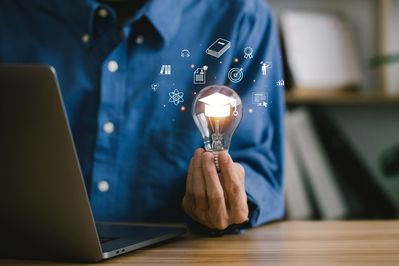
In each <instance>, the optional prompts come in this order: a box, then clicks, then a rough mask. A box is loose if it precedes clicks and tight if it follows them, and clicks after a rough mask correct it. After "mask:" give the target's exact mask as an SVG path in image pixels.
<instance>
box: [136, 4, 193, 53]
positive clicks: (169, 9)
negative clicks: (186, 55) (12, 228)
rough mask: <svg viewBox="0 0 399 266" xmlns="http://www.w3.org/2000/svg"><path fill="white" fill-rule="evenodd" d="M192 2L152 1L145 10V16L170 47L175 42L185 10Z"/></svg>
mask: <svg viewBox="0 0 399 266" xmlns="http://www.w3.org/2000/svg"><path fill="white" fill-rule="evenodd" d="M191 2H192V1H175V0H150V1H148V2H147V3H146V5H145V6H144V8H143V12H144V15H145V16H146V17H147V18H148V20H149V21H150V22H151V23H152V25H153V26H154V28H155V29H156V30H157V31H158V33H159V34H160V35H161V37H162V38H163V40H164V42H165V43H164V45H165V46H166V47H167V46H169V45H170V44H171V43H172V41H173V40H174V38H175V36H176V34H177V32H178V30H179V27H180V22H181V18H182V15H183V11H184V8H185V7H186V6H187V5H188V4H190V3H191Z"/></svg>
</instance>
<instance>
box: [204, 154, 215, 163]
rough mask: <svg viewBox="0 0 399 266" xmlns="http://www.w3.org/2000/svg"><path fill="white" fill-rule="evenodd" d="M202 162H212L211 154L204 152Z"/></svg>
mask: <svg viewBox="0 0 399 266" xmlns="http://www.w3.org/2000/svg"><path fill="white" fill-rule="evenodd" d="M203 160H204V162H207V163H209V162H212V161H213V160H214V158H213V156H212V153H209V152H206V153H205V154H204V156H203Z"/></svg>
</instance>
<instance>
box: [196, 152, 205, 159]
mask: <svg viewBox="0 0 399 266" xmlns="http://www.w3.org/2000/svg"><path fill="white" fill-rule="evenodd" d="M202 154H203V152H202V150H196V151H195V152H194V156H195V158H197V159H201V156H202Z"/></svg>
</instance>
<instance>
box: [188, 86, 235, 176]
mask: <svg viewBox="0 0 399 266" xmlns="http://www.w3.org/2000/svg"><path fill="white" fill-rule="evenodd" d="M242 110H243V108H242V102H241V99H240V97H239V96H238V95H237V93H236V92H235V91H234V90H232V89H230V88H229V87H227V86H223V85H212V86H209V87H206V88H204V89H202V90H201V91H200V92H199V93H198V95H197V97H195V99H194V102H193V107H192V116H193V119H194V122H195V124H196V125H197V127H198V129H199V131H200V132H201V135H202V139H203V140H204V148H205V150H206V151H209V152H211V153H212V154H213V156H214V157H215V164H216V168H217V170H218V171H219V170H220V168H219V162H218V155H219V153H221V152H223V151H224V152H228V151H229V148H230V142H231V138H232V137H233V134H234V131H235V130H236V128H237V127H238V125H239V124H240V122H241V119H242Z"/></svg>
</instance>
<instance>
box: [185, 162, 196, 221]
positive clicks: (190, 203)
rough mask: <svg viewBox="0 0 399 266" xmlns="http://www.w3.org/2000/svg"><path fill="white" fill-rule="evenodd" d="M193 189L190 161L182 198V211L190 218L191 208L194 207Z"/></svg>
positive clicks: (191, 163) (191, 164)
mask: <svg viewBox="0 0 399 266" xmlns="http://www.w3.org/2000/svg"><path fill="white" fill-rule="evenodd" d="M193 187H194V185H193V159H191V162H190V166H189V167H188V172H187V181H186V194H185V195H184V198H183V209H184V211H185V212H186V213H187V214H188V215H190V216H192V213H193V207H194V206H195V200H194V191H193Z"/></svg>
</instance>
